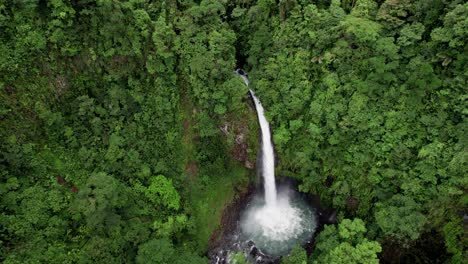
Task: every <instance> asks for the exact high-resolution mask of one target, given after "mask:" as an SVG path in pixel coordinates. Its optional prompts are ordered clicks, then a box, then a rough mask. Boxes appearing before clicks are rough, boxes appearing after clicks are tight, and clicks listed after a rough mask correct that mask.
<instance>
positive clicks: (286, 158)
mask: <svg viewBox="0 0 468 264" xmlns="http://www.w3.org/2000/svg"><path fill="white" fill-rule="evenodd" d="M467 17H468V4H467V3H465V1H460V0H454V1H444V0H417V1H409V0H392V1H390V0H388V1H373V0H358V1H351V0H341V1H340V0H332V1H327V0H319V1H290V0H287V1H272V0H258V1H217V0H202V1H162V2H161V3H159V2H154V1H140V0H132V1H69V0H53V1H35V0H31V1H3V2H1V3H0V52H1V54H2V56H0V123H1V126H0V139H1V140H0V201H1V203H0V208H1V214H0V243H1V246H0V262H5V263H71V262H83V263H100V262H116V263H122V262H124V263H132V262H135V261H136V260H138V261H140V262H144V263H147V262H151V261H159V262H170V263H199V262H200V263H201V262H204V261H206V260H205V259H203V258H201V257H199V256H198V255H197V254H201V253H203V252H205V251H206V249H207V247H208V243H209V241H210V238H211V235H212V234H213V232H214V230H215V229H216V228H218V227H219V221H220V219H221V216H222V210H223V208H224V206H225V204H226V203H228V202H229V201H230V200H231V199H233V197H235V195H236V191H235V190H242V189H243V188H244V187H245V186H246V185H247V184H248V181H247V177H248V176H247V175H248V174H249V173H247V171H246V170H245V169H244V168H241V166H242V165H240V164H239V163H238V162H237V161H234V160H233V159H232V158H231V156H236V155H237V156H239V155H238V154H239V153H238V152H239V146H240V145H242V144H243V143H244V142H241V143H239V142H237V141H239V140H240V141H242V140H245V142H247V145H248V146H247V150H242V151H245V152H247V154H246V153H242V155H244V156H249V158H250V160H253V159H254V158H255V157H254V156H255V143H256V142H257V140H256V138H257V131H256V129H257V127H256V126H255V125H253V124H256V121H255V116H254V114H253V112H252V111H250V110H249V106H248V104H246V103H245V101H246V100H245V99H246V98H247V97H246V94H247V88H246V87H245V86H244V85H243V83H242V80H241V79H240V78H238V76H236V75H235V74H234V73H233V70H234V69H235V68H236V67H237V66H241V67H244V68H246V69H247V70H249V76H250V80H251V87H250V88H252V89H254V90H255V91H256V94H257V95H258V96H259V98H260V99H261V101H262V103H263V105H264V106H265V108H266V113H267V117H268V120H269V121H270V123H271V127H272V131H273V140H274V142H275V147H276V151H277V154H278V155H277V156H278V157H279V159H278V164H277V172H278V173H277V175H280V176H289V177H294V178H296V179H297V180H298V181H299V183H300V190H302V191H304V192H309V193H316V194H319V195H320V196H321V198H322V199H321V200H322V202H323V203H324V204H326V205H327V206H330V207H333V208H335V209H337V210H338V211H339V213H340V215H343V216H346V217H359V218H360V219H362V220H363V221H365V222H366V225H367V226H368V227H369V229H370V230H371V231H372V232H370V233H371V234H372V238H373V239H376V240H378V241H382V244H383V245H387V244H391V245H392V247H396V250H394V248H384V249H383V251H384V252H383V254H382V257H383V258H385V257H386V256H389V255H391V254H386V253H388V252H393V251H395V252H400V251H403V252H411V249H412V247H414V246H415V245H417V244H424V242H425V241H421V240H424V236H423V234H424V233H428V232H430V231H435V232H436V233H440V234H443V236H444V240H443V241H444V242H445V246H446V249H447V258H448V255H449V254H450V255H451V257H452V260H451V261H452V262H453V263H457V262H461V261H462V260H463V259H466V256H465V255H464V252H465V251H466V250H465V249H466V241H465V239H464V237H463V232H462V231H463V230H462V229H461V223H460V221H461V220H460V219H459V218H460V212H461V211H463V208H465V207H466V204H467V199H466V194H465V193H466V186H467V184H468V182H467V179H466V175H465V174H466V171H467V169H468V162H467V161H468V156H467V153H468V152H467V149H468V146H467V141H466V135H467V134H468V131H467V130H468V126H467V122H466V115H467V113H468V111H467V107H466V99H467V96H466V87H467V85H466V84H467V76H468V75H467V72H466V65H468V53H467V50H466V43H467V40H468V33H467V32H468V22H467V21H468V20H467ZM236 60H238V61H236ZM244 62H245V63H246V65H240V64H242V63H244ZM238 139H239V140H238ZM241 139H242V140H241ZM242 155H241V156H242ZM365 232H366V229H365V228H364V224H363V223H362V222H360V221H358V220H355V221H349V220H343V221H342V223H341V224H340V225H339V226H338V227H337V228H336V227H326V228H325V230H324V231H323V232H322V233H321V234H320V235H319V239H318V242H317V252H316V253H314V256H316V257H317V258H314V257H313V258H312V260H313V261H318V262H326V263H341V262H347V263H349V262H366V263H369V262H375V261H376V257H375V254H376V252H380V246H378V244H377V243H376V242H373V241H369V240H366V239H365V238H364V234H365ZM370 236H371V235H369V237H370ZM159 249H160V250H161V252H166V253H168V254H160V255H159V256H158V257H155V258H153V257H152V254H155V253H154V252H153V251H154V250H159ZM193 252H196V253H193ZM293 253H294V254H293V255H294V257H293V255H291V256H290V257H285V258H284V260H285V261H286V260H288V261H289V260H291V261H296V260H298V261H301V262H302V261H303V256H304V254H303V253H304V252H303V251H301V250H299V249H297V250H296V251H295V252H293ZM442 257H444V256H442ZM442 257H441V258H442ZM293 259H294V260H293ZM421 259H424V258H421ZM383 261H388V259H383Z"/></svg>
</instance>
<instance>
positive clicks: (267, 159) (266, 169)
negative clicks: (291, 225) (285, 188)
mask: <svg viewBox="0 0 468 264" xmlns="http://www.w3.org/2000/svg"><path fill="white" fill-rule="evenodd" d="M236 72H237V73H238V74H239V75H240V76H241V77H242V79H244V82H245V85H247V87H248V86H249V79H248V78H247V76H246V74H245V72H244V71H243V70H241V69H238V70H237V71H236ZM249 92H250V95H251V96H252V98H253V100H254V102H255V109H257V116H258V122H259V123H260V129H261V131H262V164H261V166H262V170H261V172H262V177H263V186H264V189H265V203H266V205H267V206H270V207H274V206H276V184H275V153H274V151H273V143H272V142H271V132H270V124H268V121H267V119H266V117H265V110H264V109H263V106H262V103H261V102H260V100H259V99H258V98H257V97H256V96H255V93H254V91H252V90H249Z"/></svg>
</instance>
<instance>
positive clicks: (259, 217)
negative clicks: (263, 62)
mask: <svg viewBox="0 0 468 264" xmlns="http://www.w3.org/2000/svg"><path fill="white" fill-rule="evenodd" d="M237 73H238V74H239V75H240V76H241V77H242V79H243V80H244V82H245V84H246V86H249V80H248V78H247V75H246V74H245V72H244V71H242V70H240V69H239V70H237ZM249 92H250V95H251V96H252V99H253V101H254V103H255V109H256V110H257V117H258V122H259V125H260V129H261V139H262V141H261V149H260V150H261V159H260V160H261V162H260V164H259V165H260V172H261V175H262V179H263V187H264V188H263V190H264V196H263V198H262V197H261V196H255V197H254V199H253V200H252V201H251V203H250V204H249V205H248V206H247V207H246V209H245V211H244V213H243V214H242V215H241V232H242V234H241V237H242V238H244V239H246V240H250V241H253V242H254V243H255V245H256V247H257V248H258V249H260V250H261V251H262V252H264V253H267V254H269V255H273V256H280V255H285V254H287V253H288V252H289V251H290V250H291V249H292V247H293V246H294V245H297V244H304V243H306V242H307V241H308V240H309V239H310V238H311V237H312V235H313V232H314V231H315V228H316V215H315V211H314V210H313V209H311V208H310V207H309V206H308V205H307V204H306V203H305V202H304V201H303V200H302V199H301V198H300V197H299V196H298V195H295V194H296V193H295V192H294V191H292V190H291V189H289V188H282V189H281V190H279V191H277V189H276V182H275V157H274V149H273V143H272V140H271V131H270V125H269V123H268V121H267V119H266V117H265V110H264V108H263V106H262V104H261V102H260V100H259V99H258V98H257V96H255V93H254V91H253V90H249Z"/></svg>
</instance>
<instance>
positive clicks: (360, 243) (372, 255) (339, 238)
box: [311, 218, 382, 263]
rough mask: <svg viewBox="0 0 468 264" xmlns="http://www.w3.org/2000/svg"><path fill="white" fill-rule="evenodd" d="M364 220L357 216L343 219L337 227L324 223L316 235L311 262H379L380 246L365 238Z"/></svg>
mask: <svg viewBox="0 0 468 264" xmlns="http://www.w3.org/2000/svg"><path fill="white" fill-rule="evenodd" d="M366 231H367V229H366V227H365V225H364V222H363V221H362V220H361V219H359V218H357V219H354V220H349V219H343V220H342V221H341V222H340V223H339V225H338V228H336V227H335V226H332V225H326V226H325V229H324V230H323V231H322V232H321V233H320V234H319V235H318V236H317V249H316V250H315V251H314V253H313V255H312V256H311V261H312V262H313V263H379V260H378V258H377V253H379V252H381V251H382V247H381V246H380V244H379V243H378V242H376V241H369V240H368V239H367V238H365V234H366Z"/></svg>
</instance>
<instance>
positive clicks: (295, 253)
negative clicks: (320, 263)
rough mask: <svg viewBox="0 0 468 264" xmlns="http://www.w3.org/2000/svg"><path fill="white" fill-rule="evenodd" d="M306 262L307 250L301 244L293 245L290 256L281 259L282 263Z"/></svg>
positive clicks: (304, 263)
mask: <svg viewBox="0 0 468 264" xmlns="http://www.w3.org/2000/svg"><path fill="white" fill-rule="evenodd" d="M283 263H284V264H306V263H307V252H306V251H305V249H303V248H302V247H301V246H299V245H296V246H294V247H293V249H292V250H291V252H290V253H289V255H288V256H286V257H283V258H282V259H281V264H283Z"/></svg>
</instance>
